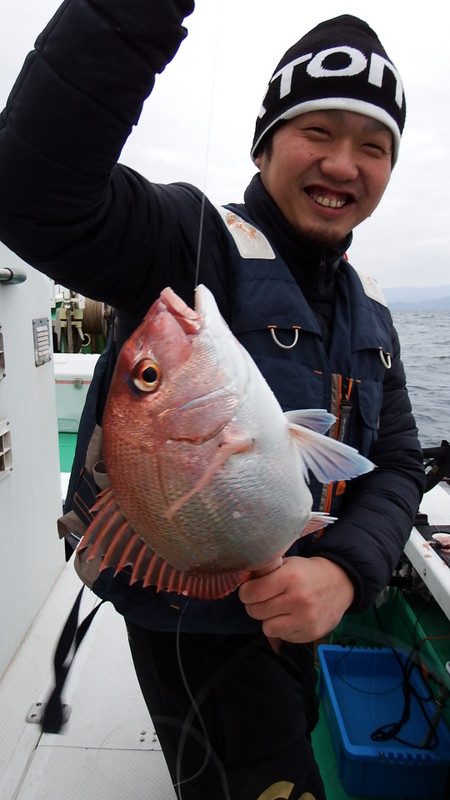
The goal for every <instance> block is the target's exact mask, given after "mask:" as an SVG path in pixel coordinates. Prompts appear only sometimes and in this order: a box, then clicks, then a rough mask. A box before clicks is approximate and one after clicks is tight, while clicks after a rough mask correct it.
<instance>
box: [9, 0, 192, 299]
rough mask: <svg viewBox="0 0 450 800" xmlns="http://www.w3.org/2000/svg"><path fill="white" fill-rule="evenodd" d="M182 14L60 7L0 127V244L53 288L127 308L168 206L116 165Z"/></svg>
mask: <svg viewBox="0 0 450 800" xmlns="http://www.w3.org/2000/svg"><path fill="white" fill-rule="evenodd" d="M193 7H194V3H193V0H65V2H64V3H63V4H62V5H61V6H60V8H59V10H58V11H57V13H56V14H55V16H54V17H53V19H52V20H51V21H50V23H49V24H48V25H47V27H46V28H45V30H44V31H43V32H42V33H41V35H40V36H39V37H38V39H37V41H36V45H35V49H34V51H33V52H32V53H30V54H29V55H28V57H27V59H26V61H25V63H24V66H23V68H22V70H21V73H20V75H19V77H18V79H17V81H16V83H15V85H14V87H13V90H12V92H11V94H10V97H9V99H8V102H7V105H6V108H5V109H4V111H3V113H2V115H1V117H0V237H1V239H2V240H3V242H4V243H5V244H6V245H7V246H8V247H10V248H11V249H12V250H13V251H15V252H16V253H17V254H18V255H19V256H20V257H21V258H23V259H24V260H25V261H27V262H28V263H30V264H32V265H33V266H34V267H36V268H37V269H39V270H41V271H43V272H45V273H46V274H48V275H50V276H51V277H53V278H54V279H55V280H56V281H57V282H60V283H62V284H64V285H66V286H69V287H72V288H75V289H77V290H78V291H81V292H83V293H84V294H89V295H90V296H93V297H101V299H104V300H107V301H108V302H110V303H111V304H112V305H115V306H118V305H122V306H123V305H125V306H127V305H128V307H130V308H131V307H132V306H133V302H134V301H135V298H136V296H137V295H138V294H139V292H140V289H141V284H143V283H145V278H146V277H147V276H146V275H144V274H143V272H144V270H148V271H150V270H151V261H150V260H149V259H150V256H149V254H150V253H151V251H152V247H153V250H154V249H155V248H154V242H152V239H151V237H152V234H153V232H154V231H155V230H157V229H158V226H159V224H160V219H159V218H158V214H160V213H163V212H164V213H165V212H166V207H170V205H171V201H170V198H169V200H168V201H167V202H166V201H165V199H164V198H163V197H162V193H161V190H158V187H155V186H154V185H153V184H150V183H149V182H148V181H146V180H145V179H144V178H142V177H141V176H139V175H137V174H136V173H135V172H133V171H132V170H130V169H127V168H125V167H123V166H120V165H116V162H117V160H118V158H119V155H120V152H121V150H122V147H123V145H124V143H125V141H126V139H127V137H128V136H129V134H130V132H131V130H132V127H133V125H135V124H136V123H137V121H138V119H139V116H140V113H141V109H142V105H143V102H144V100H145V98H146V97H147V96H148V95H149V94H150V92H151V90H152V88H153V85H154V81H155V75H156V74H157V73H160V72H162V71H163V70H164V68H165V66H166V65H167V63H168V62H169V61H170V60H171V59H172V58H173V56H174V55H175V53H176V51H177V49H178V47H179V45H180V43H181V41H182V40H183V38H184V37H185V35H186V30H185V29H184V27H183V25H182V22H183V18H184V16H185V15H187V14H190V13H191V12H192V10H193ZM158 256H159V254H158V253H156V255H154V257H155V258H156V257H158ZM130 270H134V271H135V272H137V273H139V271H141V281H140V282H139V280H137V281H136V280H134V281H130Z"/></svg>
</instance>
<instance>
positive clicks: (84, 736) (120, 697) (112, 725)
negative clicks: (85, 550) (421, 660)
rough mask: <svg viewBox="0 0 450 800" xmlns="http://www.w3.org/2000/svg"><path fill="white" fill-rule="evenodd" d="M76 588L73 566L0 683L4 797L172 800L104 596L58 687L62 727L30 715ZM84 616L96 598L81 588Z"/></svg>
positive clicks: (119, 629) (115, 618) (120, 630)
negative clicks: (65, 710)
mask: <svg viewBox="0 0 450 800" xmlns="http://www.w3.org/2000/svg"><path fill="white" fill-rule="evenodd" d="M79 589H80V582H79V579H78V577H77V576H76V574H75V572H74V570H73V566H72V564H71V563H69V564H68V565H67V566H66V567H65V569H64V570H63V573H62V574H61V576H60V578H59V580H58V582H57V584H56V586H55V588H54V590H53V592H52V593H51V595H50V597H49V599H48V601H47V602H46V604H45V606H44V607H43V608H42V610H41V612H40V614H39V615H38V617H37V619H36V621H35V623H34V625H33V626H32V628H31V630H30V631H29V634H28V636H27V637H26V639H25V641H24V642H23V644H22V646H21V648H20V650H19V652H18V653H17V655H16V658H15V659H14V661H13V663H12V664H11V666H10V668H9V669H8V670H7V672H6V674H5V675H4V677H3V679H2V681H1V682H0V719H1V721H2V724H1V726H0V798H1V800H13V799H14V800H81V798H83V800H124V798H125V799H126V800H142V798H146V799H147V800H174V798H175V793H174V791H173V789H172V785H171V781H170V778H169V773H168V771H167V768H166V765H165V761H164V757H163V755H162V752H161V748H160V745H159V743H158V740H157V738H156V735H155V733H154V728H153V727H152V725H151V723H150V721H149V716H148V712H147V708H146V706H145V704H144V701H143V699H142V696H141V693H140V690H139V686H138V684H137V680H136V676H135V674H134V670H133V667H132V663H131V656H130V654H129V650H128V643H127V638H126V630H125V626H124V623H123V620H122V618H121V617H120V616H119V615H118V614H117V613H116V612H115V611H114V609H113V607H112V606H111V605H110V604H109V603H106V604H105V605H103V606H102V608H101V609H100V610H99V612H98V614H97V617H96V618H95V620H94V622H93V624H92V626H91V629H90V631H89V634H88V636H86V640H85V641H84V642H83V643H82V645H81V646H80V649H79V651H78V653H77V657H76V660H75V663H74V667H73V671H72V673H71V674H70V677H69V680H68V683H67V688H66V690H65V692H64V699H65V701H66V702H67V703H68V704H69V705H70V706H71V714H70V719H69V722H68V724H67V725H66V726H65V727H64V729H63V732H62V733H61V734H58V735H56V734H42V733H41V729H40V726H39V725H38V724H33V723H30V722H26V717H27V714H28V711H29V709H30V707H31V706H32V705H33V704H34V703H36V702H42V701H43V700H44V698H45V697H47V694H48V689H49V687H50V685H51V678H50V676H51V675H52V672H51V658H52V654H53V651H54V647H55V642H56V641H57V639H58V636H59V633H60V630H61V627H62V625H63V624H64V622H65V619H66V617H67V614H68V611H69V610H70V608H71V605H72V603H73V601H74V600H75V597H76V595H77V592H78V591H79ZM85 593H86V594H87V602H85V603H84V607H83V609H82V613H81V615H80V616H82V617H84V616H85V614H86V613H87V612H88V611H89V610H90V609H91V608H92V607H93V605H94V604H95V602H97V599H96V598H94V596H93V595H92V594H90V593H89V592H88V591H87V590H85Z"/></svg>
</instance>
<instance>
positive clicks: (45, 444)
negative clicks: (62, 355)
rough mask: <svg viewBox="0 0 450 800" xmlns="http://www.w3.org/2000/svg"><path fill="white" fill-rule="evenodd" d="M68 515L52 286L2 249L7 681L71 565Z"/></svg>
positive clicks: (0, 496)
mask: <svg viewBox="0 0 450 800" xmlns="http://www.w3.org/2000/svg"><path fill="white" fill-rule="evenodd" d="M8 270H9V271H11V272H12V273H13V275H14V277H13V278H12V279H9V280H8ZM21 278H24V280H22V282H17V283H15V282H14V280H16V279H17V280H20V279H21ZM60 512H61V482H60V469H59V453H58V433H57V416H56V402H55V384H54V370H53V355H52V328H51V281H49V279H48V278H46V277H44V276H43V275H40V274H39V273H38V272H36V271H35V270H33V269H32V268H30V267H29V266H27V265H25V264H24V263H23V261H21V260H20V259H19V258H18V257H17V256H15V255H14V254H13V253H11V251H10V250H8V249H7V248H6V247H5V246H4V245H2V244H1V243H0V563H1V565H2V571H1V580H0V631H1V637H0V676H1V675H2V674H3V673H4V671H5V670H6V668H7V667H8V664H9V663H10V661H11V659H12V658H13V657H14V654H15V652H16V650H17V648H18V647H19V645H20V643H21V641H22V640H23V638H24V636H25V634H26V632H27V630H28V628H29V627H30V625H31V624H32V622H33V620H34V618H35V616H36V614H37V613H38V611H39V609H40V608H41V606H42V604H43V603H44V601H45V599H46V598H47V596H48V594H49V593H50V591H51V589H52V587H53V585H54V583H55V581H56V578H57V577H58V575H59V573H60V572H61V570H62V568H63V566H64V546H63V544H62V542H61V541H60V540H59V539H58V535H57V529H56V520H57V517H58V516H59V514H60Z"/></svg>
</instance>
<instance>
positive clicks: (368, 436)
mask: <svg viewBox="0 0 450 800" xmlns="http://www.w3.org/2000/svg"><path fill="white" fill-rule="evenodd" d="M357 387H358V389H357V391H358V410H359V416H360V423H361V437H360V445H359V448H358V449H359V452H360V453H361V454H362V455H364V456H367V455H368V453H369V450H370V446H371V445H372V443H373V442H375V441H376V440H377V438H378V427H379V419H380V413H381V405H382V402H383V384H382V383H381V381H362V382H361V383H358V384H357Z"/></svg>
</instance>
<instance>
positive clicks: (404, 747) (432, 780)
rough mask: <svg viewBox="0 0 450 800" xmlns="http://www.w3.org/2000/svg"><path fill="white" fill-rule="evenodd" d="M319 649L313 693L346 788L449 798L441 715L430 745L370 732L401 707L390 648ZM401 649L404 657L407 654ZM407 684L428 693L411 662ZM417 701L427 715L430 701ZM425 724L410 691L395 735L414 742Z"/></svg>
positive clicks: (420, 799)
mask: <svg viewBox="0 0 450 800" xmlns="http://www.w3.org/2000/svg"><path fill="white" fill-rule="evenodd" d="M318 653H319V660H320V684H319V685H320V695H321V698H322V704H323V708H324V711H325V715H326V719H327V722H328V726H329V729H330V733H331V738H332V741H333V746H334V750H335V753H336V757H337V761H338V768H339V778H340V780H341V782H342V785H343V787H344V789H345V791H346V792H347V793H348V794H358V795H362V796H364V797H365V796H371V795H375V796H378V797H399V798H402V800H450V796H449V797H447V795H446V785H447V779H448V773H449V767H450V732H449V730H448V728H447V726H446V724H445V723H444V721H443V720H441V721H440V723H439V725H438V728H437V733H438V743H437V744H436V746H435V747H434V748H433V749H429V750H423V749H418V748H416V747H413V746H410V745H408V744H403V743H401V742H398V741H395V740H390V741H385V742H376V741H373V740H372V739H371V733H372V732H373V731H374V730H375V729H377V728H378V727H380V726H382V725H386V724H388V723H391V722H396V721H397V720H399V719H400V718H401V715H402V711H403V707H404V694H403V690H402V670H401V667H400V664H399V663H398V661H397V659H396V657H395V655H394V653H393V651H392V650H391V649H380V650H368V649H359V648H358V649H357V648H349V647H338V646H335V645H320V646H319V648H318ZM400 657H401V659H402V662H403V663H405V662H406V658H407V656H405V655H400ZM411 684H412V685H413V686H414V687H415V689H416V690H417V691H418V693H419V695H420V696H421V697H428V691H427V688H426V686H425V684H424V682H423V680H422V678H421V676H420V674H419V672H418V670H417V669H414V670H413V671H412V674H411ZM424 706H425V709H426V710H427V713H428V715H429V716H430V717H432V716H433V714H434V712H435V711H436V704H435V703H434V701H433V700H428V701H426V702H425V703H424ZM428 730H429V727H428V725H427V722H426V720H425V718H424V716H423V714H422V712H421V710H420V707H419V702H418V701H417V699H416V698H415V697H413V696H411V715H410V719H409V721H408V722H407V723H406V724H405V725H404V727H403V728H402V730H401V731H400V732H399V734H398V736H399V737H400V738H401V739H403V740H404V741H406V742H412V743H415V744H419V743H421V742H423V741H424V739H425V737H426V735H427V733H428Z"/></svg>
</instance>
